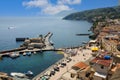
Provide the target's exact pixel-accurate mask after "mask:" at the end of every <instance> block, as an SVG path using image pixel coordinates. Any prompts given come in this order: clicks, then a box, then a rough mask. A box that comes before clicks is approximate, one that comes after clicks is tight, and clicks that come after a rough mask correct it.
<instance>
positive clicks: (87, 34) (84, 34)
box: [76, 33, 90, 36]
mask: <svg viewBox="0 0 120 80" xmlns="http://www.w3.org/2000/svg"><path fill="white" fill-rule="evenodd" d="M89 35H90V34H89V33H81V34H76V36H89Z"/></svg>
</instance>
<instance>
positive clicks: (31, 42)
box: [22, 37, 45, 49]
mask: <svg viewBox="0 0 120 80" xmlns="http://www.w3.org/2000/svg"><path fill="white" fill-rule="evenodd" d="M22 46H24V47H27V48H28V49H34V48H39V49H40V48H43V47H45V44H44V39H43V38H42V37H38V38H31V39H26V40H25V41H24V43H23V45H22Z"/></svg>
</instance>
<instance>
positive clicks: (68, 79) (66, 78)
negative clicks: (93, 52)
mask: <svg viewBox="0 0 120 80" xmlns="http://www.w3.org/2000/svg"><path fill="white" fill-rule="evenodd" d="M89 75H90V66H89V65H87V64H86V63H84V62H78V63H76V64H75V65H73V66H72V67H71V70H69V71H68V72H66V73H64V74H63V75H62V77H61V78H62V79H63V80H76V79H81V80H88V78H89Z"/></svg>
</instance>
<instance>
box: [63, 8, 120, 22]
mask: <svg viewBox="0 0 120 80" xmlns="http://www.w3.org/2000/svg"><path fill="white" fill-rule="evenodd" d="M107 18H109V19H116V18H120V6H115V7H107V8H99V9H93V10H86V11H82V12H76V13H72V14H70V15H68V16H66V17H64V18H63V19H66V20H87V21H89V22H94V21H101V20H102V21H103V20H105V19H107Z"/></svg>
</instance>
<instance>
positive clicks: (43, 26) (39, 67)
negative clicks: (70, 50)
mask: <svg viewBox="0 0 120 80" xmlns="http://www.w3.org/2000/svg"><path fill="white" fill-rule="evenodd" d="M91 26H92V23H89V22H87V21H75V20H63V19H62V17H0V51H2V50H9V49H13V48H17V47H19V46H20V45H21V44H22V43H23V42H16V38H21V37H22V38H26V37H29V38H35V37H38V36H39V35H41V34H42V35H43V36H44V35H46V34H47V33H48V32H52V33H53V36H52V37H51V39H50V40H51V41H52V42H53V43H54V47H55V48H66V47H75V46H81V45H83V44H82V42H88V41H89V37H88V36H76V34H79V33H90V32H89V31H88V30H89V29H90V27H91ZM61 58H63V54H58V52H54V51H46V52H42V53H41V52H40V53H37V54H32V55H31V56H23V55H20V57H18V58H16V59H11V58H9V57H4V58H3V59H1V60H0V72H6V73H8V74H10V73H11V72H21V73H24V72H27V71H29V70H30V71H32V72H33V73H34V76H35V75H37V74H39V73H40V72H42V71H44V70H45V69H46V68H48V67H49V66H51V65H53V64H54V63H55V62H57V61H58V60H60V59H61Z"/></svg>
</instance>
